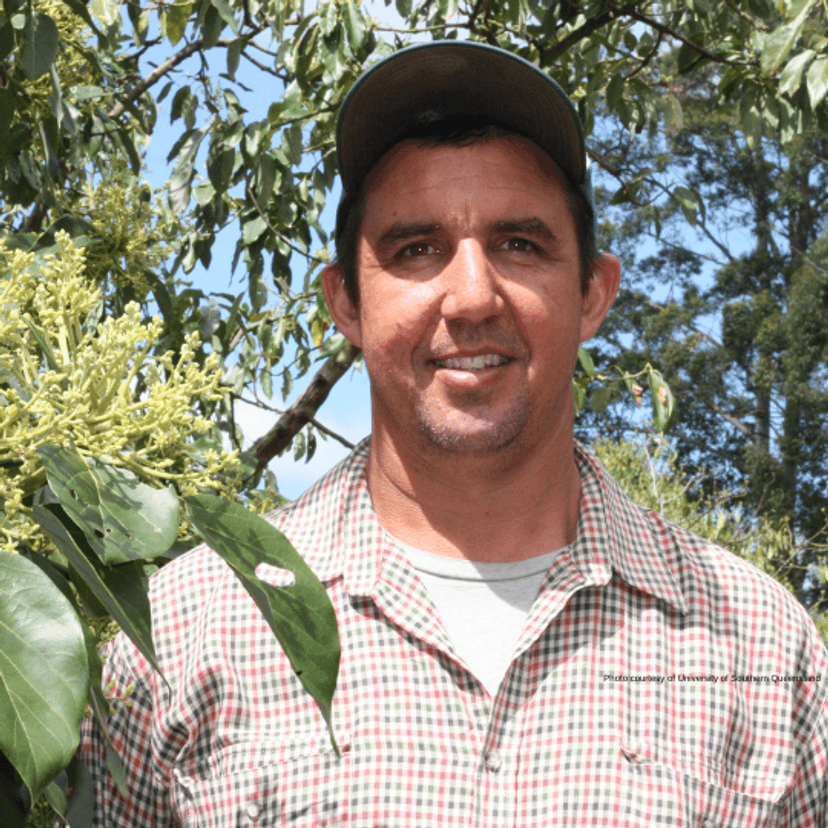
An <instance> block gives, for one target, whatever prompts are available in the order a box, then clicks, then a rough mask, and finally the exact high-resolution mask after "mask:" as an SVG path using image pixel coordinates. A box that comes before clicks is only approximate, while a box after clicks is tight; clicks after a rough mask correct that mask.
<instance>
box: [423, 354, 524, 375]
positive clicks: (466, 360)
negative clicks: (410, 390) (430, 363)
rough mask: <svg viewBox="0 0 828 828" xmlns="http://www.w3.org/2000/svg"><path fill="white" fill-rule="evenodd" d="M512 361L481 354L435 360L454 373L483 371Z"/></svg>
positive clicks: (439, 365)
mask: <svg viewBox="0 0 828 828" xmlns="http://www.w3.org/2000/svg"><path fill="white" fill-rule="evenodd" d="M510 361H511V360H510V359H509V357H505V356H501V355H500V354H479V355H478V356H473V357H449V358H448V359H435V360H434V362H435V364H436V365H437V366H438V367H440V368H450V369H451V370H454V371H482V370H484V369H485V368H494V367H496V366H498V365H505V364H506V363H507V362H510Z"/></svg>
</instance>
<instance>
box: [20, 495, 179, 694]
mask: <svg viewBox="0 0 828 828" xmlns="http://www.w3.org/2000/svg"><path fill="white" fill-rule="evenodd" d="M32 517H33V518H34V519H35V520H36V521H37V522H38V523H39V524H40V526H41V528H42V529H43V531H44V532H45V533H46V534H47V535H48V536H49V539H50V540H51V541H52V543H54V544H55V546H57V548H58V549H59V550H60V551H61V552H62V553H63V554H64V555H65V556H66V557H67V559H68V560H69V563H70V564H71V565H72V567H74V571H75V573H76V574H77V575H78V576H79V577H80V578H82V579H83V583H84V584H85V585H86V586H87V587H88V588H89V589H90V591H91V592H92V593H93V594H94V596H95V598H97V599H98V601H100V603H101V604H103V606H104V607H105V608H106V610H107V611H108V612H109V614H110V615H111V616H112V618H113V619H114V620H115V621H116V622H117V623H118V625H119V626H120V628H121V629H122V630H123V631H124V633H125V634H126V635H127V636H129V638H130V640H131V641H132V643H133V644H135V646H136V647H137V648H138V650H139V651H140V652H141V653H143V655H144V657H145V658H146V659H147V661H149V662H150V664H152V666H153V668H154V669H155V670H157V671H158V673H159V674H160V673H161V670H160V669H159V667H158V661H157V660H156V658H155V647H154V646H153V643H152V626H151V619H150V604H149V598H148V597H147V583H146V578H145V577H144V571H143V566H142V564H141V563H140V562H139V561H134V562H133V563H125V564H119V565H118V566H106V565H105V564H102V563H101V562H100V560H99V559H98V557H97V556H96V555H95V553H94V552H93V551H92V550H91V549H90V548H89V544H87V542H86V537H85V536H84V534H83V532H81V531H80V529H78V527H77V526H75V525H74V524H73V523H72V520H71V518H70V517H69V516H68V515H67V514H66V512H65V511H64V510H63V508H62V507H61V506H60V505H58V504H57V503H50V504H47V505H46V506H41V505H39V504H38V505H35V506H33V507H32ZM162 678H163V676H162ZM165 681H166V679H165Z"/></svg>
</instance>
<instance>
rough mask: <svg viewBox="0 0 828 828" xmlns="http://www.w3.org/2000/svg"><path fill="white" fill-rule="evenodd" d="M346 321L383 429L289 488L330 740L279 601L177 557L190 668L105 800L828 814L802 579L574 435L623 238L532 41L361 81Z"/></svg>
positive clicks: (230, 807) (344, 226)
mask: <svg viewBox="0 0 828 828" xmlns="http://www.w3.org/2000/svg"><path fill="white" fill-rule="evenodd" d="M337 141H338V150H339V160H340V169H341V175H342V181H343V196H342V201H341V204H340V208H339V213H338V217H337V252H338V260H337V263H336V264H333V265H331V266H330V267H328V268H327V269H326V270H325V271H324V274H323V287H324V292H325V297H326V300H327V303H328V307H329V309H330V311H331V314H332V316H333V318H334V320H335V321H336V324H337V326H338V327H339V329H340V330H341V331H342V332H343V333H344V334H345V336H346V337H348V339H349V340H350V341H351V342H353V343H355V344H356V345H358V346H360V347H361V348H362V349H363V351H364V356H365V362H366V365H367V368H368V372H369V375H370V379H371V405H372V413H373V424H372V435H371V438H370V440H366V441H365V442H364V443H363V444H362V445H360V446H359V447H357V449H356V450H355V451H354V452H353V454H352V455H351V456H350V457H349V458H347V459H346V460H345V461H343V463H341V464H340V465H339V466H337V467H336V468H334V469H333V470H332V471H331V472H329V473H328V474H327V475H326V476H325V477H324V478H323V479H322V480H320V481H319V482H318V483H317V484H316V485H315V486H314V487H312V488H311V489H310V490H309V491H308V492H307V493H306V494H305V495H304V496H303V497H301V498H300V499H299V500H297V501H296V502H294V503H292V504H289V505H288V506H286V507H284V508H282V509H280V510H279V511H277V512H275V513H274V514H273V515H271V516H270V520H271V521H272V522H273V523H274V524H275V525H277V526H278V527H279V528H280V529H281V530H282V531H283V532H284V533H285V534H286V535H287V536H288V538H290V540H291V541H292V542H293V544H294V545H295V546H296V548H297V549H299V551H300V552H301V553H302V554H303V556H304V557H305V559H306V560H307V561H308V563H309V564H310V565H311V566H312V568H313V569H314V571H315V572H316V574H317V575H318V576H319V578H320V579H321V580H322V582H323V583H324V584H325V586H326V588H327V590H328V593H329V595H330V597H331V601H332V602H333V605H334V608H335V610H336V613H337V620H338V624H339V631H340V637H341V640H342V662H341V670H340V676H339V682H338V686H337V691H336V695H335V697H334V701H333V710H332V717H333V729H334V732H335V735H336V741H337V743H338V745H339V748H340V750H341V756H337V755H335V753H334V752H333V750H332V748H331V744H330V741H329V738H328V734H327V730H326V727H325V724H324V722H323V721H322V719H321V717H320V715H319V712H318V710H317V709H316V707H315V705H314V703H313V701H312V700H311V699H310V697H309V696H308V695H307V694H306V693H305V691H304V690H303V688H302V686H301V684H300V683H299V681H298V679H297V678H296V676H295V675H294V674H293V671H292V669H291V667H290V664H289V663H288V660H287V658H286V657H285V655H284V653H283V652H282V651H281V649H280V647H279V645H278V643H277V641H276V640H275V639H274V637H273V635H272V633H271V632H270V631H269V629H268V627H267V625H266V624H265V622H264V620H263V618H262V617H261V615H260V614H259V612H258V610H257V609H256V606H255V604H254V603H253V601H252V600H251V599H250V597H249V596H248V595H247V593H246V592H245V591H244V589H243V588H242V587H241V586H240V584H239V583H238V581H237V580H236V579H235V578H234V576H233V575H232V573H231V572H230V571H229V570H228V568H227V567H226V566H225V565H224V564H223V563H222V561H221V560H220V559H219V558H218V557H217V556H216V555H215V554H214V553H212V552H211V551H210V550H209V549H207V548H204V547H200V548H198V549H196V550H194V551H193V552H191V553H190V554H188V555H186V556H184V557H182V558H179V559H177V560H176V561H174V562H173V563H171V564H169V565H168V566H166V567H164V568H163V569H162V570H161V571H160V572H159V573H158V575H157V576H156V577H155V578H154V579H153V582H152V600H153V621H154V638H155V648H156V653H157V656H158V660H159V662H160V665H161V669H162V670H163V672H164V675H165V676H166V678H167V680H168V681H169V684H168V685H167V684H165V683H164V682H163V681H162V680H160V679H159V677H158V676H157V675H156V674H155V673H153V671H152V669H151V668H150V667H149V665H148V664H147V663H146V661H145V660H144V659H143V658H142V657H141V656H140V654H138V653H137V652H136V651H135V649H134V647H132V645H130V643H129V642H128V641H127V640H126V639H124V638H122V637H120V638H118V639H117V640H116V642H115V644H114V647H113V649H112V653H111V655H110V658H109V660H108V662H107V666H106V675H105V677H104V681H105V682H109V681H110V680H112V681H113V682H114V689H113V692H114V693H115V694H124V693H126V688H127V687H128V686H129V685H132V686H133V688H134V692H133V693H132V696H131V701H132V707H130V708H127V707H125V706H124V705H116V706H115V709H114V712H113V713H112V717H111V722H110V727H111V730H112V732H113V734H115V738H116V745H115V747H116V749H117V750H118V751H119V753H121V755H122V756H123V757H124V762H125V765H126V773H127V779H126V783H125V784H124V785H122V787H121V788H120V789H119V788H118V786H116V785H115V783H114V782H112V781H111V780H110V779H109V777H108V775H107V772H106V762H105V755H106V750H105V747H104V746H103V744H102V739H101V737H100V735H99V734H98V733H97V732H96V731H95V729H94V727H95V726H94V723H93V722H90V723H89V725H88V730H87V732H86V733H85V735H84V746H83V749H84V752H85V755H86V757H87V761H88V763H89V766H90V768H91V770H92V773H93V776H94V778H95V780H96V785H97V790H98V800H97V816H96V819H97V820H98V824H100V825H105V826H162V825H170V824H181V825H186V826H211V827H212V826H216V827H218V826H242V825H251V826H254V825H255V826H277V825H278V826H281V825H285V826H334V825H343V826H359V827H360V828H378V826H384V827H385V828H407V827H408V826H411V828H415V827H416V828H425V826H468V827H469V828H471V827H472V826H474V828H500V827H501V826H514V828H537V827H538V826H547V827H548V828H552V826H556V827H558V826H560V828H570V827H571V826H590V827H591V826H599V825H602V826H603V825H606V826H640V827H641V828H644V827H645V826H646V828H651V827H652V826H670V828H673V826H714V825H715V826H740V828H742V827H743V826H772V825H773V826H776V825H786V826H796V828H805V826H825V825H826V812H828V794H827V793H826V791H827V790H828V789H827V787H826V776H828V752H826V741H827V740H828V718H826V716H828V712H827V711H826V690H828V670H827V669H826V667H828V661H827V660H826V658H827V655H826V652H825V648H824V646H823V644H822V643H821V642H820V639H819V636H818V635H817V632H816V630H815V629H814V626H813V624H812V623H811V621H810V620H809V618H808V617H807V614H806V613H805V611H804V610H803V608H802V607H801V606H799V605H798V604H797V603H796V602H795V601H794V600H793V598H792V597H791V596H790V595H788V594H787V593H786V592H785V591H784V590H783V589H782V588H781V587H780V586H779V585H778V584H776V583H775V582H774V581H773V580H771V579H770V578H768V577H766V576H765V575H763V574H761V573H760V572H758V571H756V570H755V569H753V568H751V567H750V566H749V565H748V564H746V563H745V562H743V561H741V560H740V559H737V558H735V557H734V556H732V555H730V554H729V553H727V552H725V551H724V550H721V549H719V548H716V547H713V546H711V545H710V544H708V543H707V542H705V541H703V540H701V539H700V538H697V537H695V536H693V535H690V534H689V533H687V532H685V531H684V530H682V529H679V528H677V527H675V526H672V525H670V524H668V523H667V522H666V521H664V520H663V519H662V518H661V517H660V516H659V515H657V514H654V513H652V512H648V511H646V510H644V509H641V508H639V507H638V506H636V505H635V504H633V503H631V502H630V501H629V500H628V499H627V498H626V497H625V496H624V495H623V493H622V492H621V490H620V489H619V487H618V486H617V484H616V483H615V482H614V481H613V480H612V479H611V477H609V475H608V474H607V472H606V471H605V470H604V469H603V468H602V467H601V466H600V465H599V464H598V463H597V462H596V460H595V459H594V458H592V457H591V456H590V455H589V453H588V452H586V451H585V450H584V449H583V448H582V447H581V446H580V445H578V444H577V443H576V442H575V441H574V440H573V396H572V372H573V369H574V366H575V361H576V355H577V349H578V345H579V343H581V342H583V341H585V340H587V339H589V338H590V337H591V336H592V335H593V334H594V333H595V332H596V330H597V329H598V326H599V325H600V323H601V321H602V320H603V318H604V316H605V315H606V313H607V311H608V310H609V308H610V306H611V304H612V302H613V299H614V298H615V295H616V292H617V290H618V285H619V264H618V261H617V259H615V258H614V257H613V256H611V255H608V254H599V253H598V252H597V251H596V249H595V217H594V207H593V201H592V190H591V184H590V178H589V172H588V166H587V160H586V152H585V148H584V140H583V133H582V129H581V125H580V122H579V120H578V117H577V114H576V112H575V110H574V108H573V106H572V104H571V103H570V102H569V100H568V99H567V97H566V96H565V95H564V93H563V92H562V90H561V89H560V88H559V87H558V86H557V85H556V84H555V83H553V82H552V81H551V80H550V79H549V78H548V76H546V75H545V74H544V73H542V72H540V71H539V70H538V69H536V68H535V67H533V66H531V65H530V64H528V63H526V62H525V61H523V60H521V59H519V58H516V57H514V56H513V55H510V54H508V53H506V52H503V51H500V50H498V49H494V48H491V47H488V46H483V45H479V44H469V43H457V42H445V43H434V44H429V45H426V46H420V47H414V48H411V49H407V50H403V51H401V52H398V53H397V54H395V55H392V56H391V57H390V58H387V59H386V60H384V61H382V62H381V63H379V64H377V65H376V66H374V67H373V68H372V69H371V70H369V71H368V72H367V73H366V74H365V75H363V77H362V78H361V79H360V80H359V81H358V82H357V83H356V85H355V86H354V88H353V89H352V91H351V92H350V94H349V96H348V97H347V99H346V100H345V102H344V104H343V106H342V109H341V112H340V117H339V126H338V133H337Z"/></svg>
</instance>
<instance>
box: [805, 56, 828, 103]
mask: <svg viewBox="0 0 828 828" xmlns="http://www.w3.org/2000/svg"><path fill="white" fill-rule="evenodd" d="M807 83H808V97H809V98H810V99H811V106H812V107H813V108H814V109H816V107H817V106H818V105H819V104H820V103H821V102H822V99H823V98H824V97H825V95H826V93H828V57H824V58H820V59H819V60H815V61H814V62H813V63H812V64H811V65H810V67H809V68H808V75H807Z"/></svg>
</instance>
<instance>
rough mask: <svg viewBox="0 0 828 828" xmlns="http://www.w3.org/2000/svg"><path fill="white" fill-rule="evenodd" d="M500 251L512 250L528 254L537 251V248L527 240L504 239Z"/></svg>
mask: <svg viewBox="0 0 828 828" xmlns="http://www.w3.org/2000/svg"><path fill="white" fill-rule="evenodd" d="M500 249H501V250H512V251H514V252H516V253H529V252H531V251H535V250H537V249H538V248H537V245H535V244H533V243H532V242H530V241H529V240H528V239H521V238H514V239H506V241H505V242H503V244H501V245H500Z"/></svg>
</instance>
